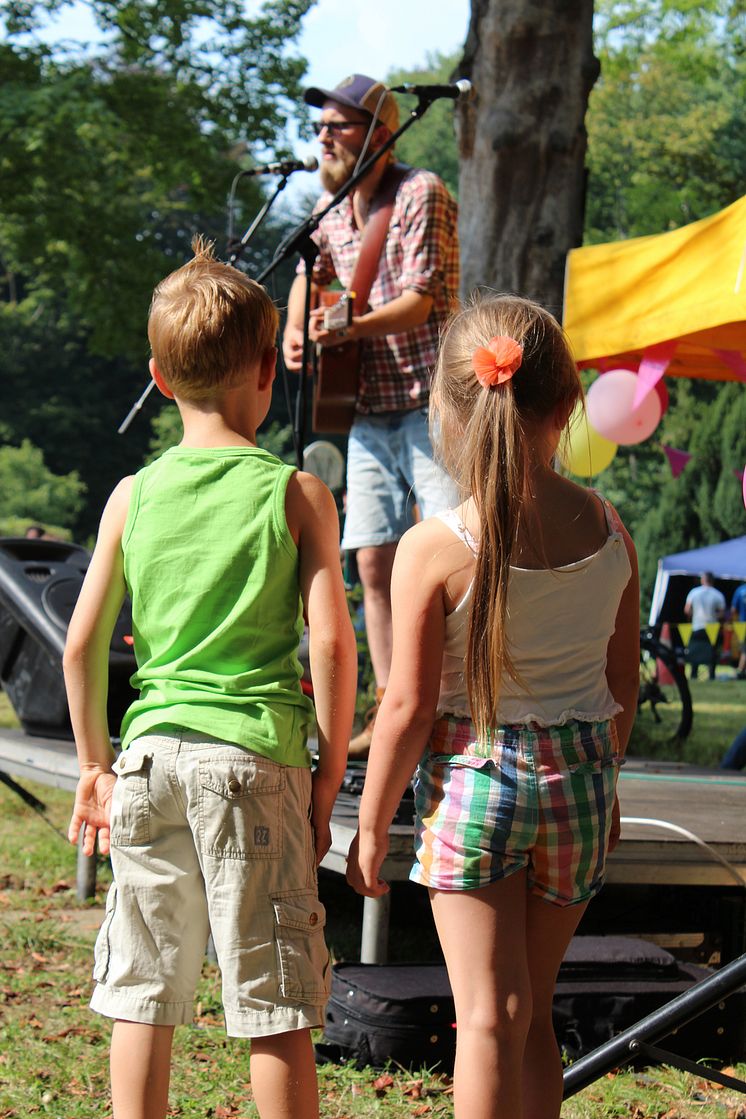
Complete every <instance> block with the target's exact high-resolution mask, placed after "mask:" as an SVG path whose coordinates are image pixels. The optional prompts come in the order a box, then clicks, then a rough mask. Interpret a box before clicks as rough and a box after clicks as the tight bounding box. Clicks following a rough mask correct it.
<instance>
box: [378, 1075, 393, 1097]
mask: <svg viewBox="0 0 746 1119" xmlns="http://www.w3.org/2000/svg"><path fill="white" fill-rule="evenodd" d="M393 1084H394V1078H393V1076H389V1074H388V1073H387V1072H384V1073H383V1075H382V1076H377V1077H376V1079H375V1080H374V1081H373V1087H374V1088H375V1090H376V1091H377V1092H385V1091H386V1090H387V1089H388V1088H392V1087H393Z"/></svg>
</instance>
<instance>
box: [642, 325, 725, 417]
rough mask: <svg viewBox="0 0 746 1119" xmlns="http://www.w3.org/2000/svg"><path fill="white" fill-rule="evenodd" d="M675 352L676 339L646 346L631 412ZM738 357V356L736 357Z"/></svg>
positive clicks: (652, 387) (650, 390) (663, 370)
mask: <svg viewBox="0 0 746 1119" xmlns="http://www.w3.org/2000/svg"><path fill="white" fill-rule="evenodd" d="M675 350H676V339H674V340H673V341H669V342H659V343H658V345H657V346H648V347H647V349H646V350H644V352H643V355H642V361H641V362H640V367H639V369H638V370H637V385H636V387H635V396H634V400H633V401H632V411H634V410H635V408H639V406H640V404H641V403H642V401H643V400H644V399H645V397H646V396H647V395H648V393H649V392H652V391H653V389H654V388H655V386H656V385H657V384H658V382H659V381H660V379H661V377H662V376H663V374H664V373H665V372H666V370H667V369H668V366H669V365H670V363H671V358H672V357H673V355H674V352H675ZM736 356H737V357H740V356H741V355H740V354H737V355H736Z"/></svg>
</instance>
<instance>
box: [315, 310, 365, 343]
mask: <svg viewBox="0 0 746 1119" xmlns="http://www.w3.org/2000/svg"><path fill="white" fill-rule="evenodd" d="M326 310H327V308H326V307H316V308H315V310H313V311H311V317H310V319H309V322H308V336H309V338H310V339H311V341H312V342H315V343H316V344H317V345H319V346H342V345H344V343H345V342H354V341H355V340H356V339H357V337H358V334H357V329H356V328H357V322H356V320H355V319H353V320H352V322H350V323H349V325H348V326H342V327H337V328H336V329H335V330H327V329H326V327H325V326H324V314H325V312H326Z"/></svg>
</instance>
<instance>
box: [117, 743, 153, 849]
mask: <svg viewBox="0 0 746 1119" xmlns="http://www.w3.org/2000/svg"><path fill="white" fill-rule="evenodd" d="M152 761H153V756H152V754H146V753H140V752H139V751H137V750H133V751H132V752H131V753H130V751H129V750H127V751H125V753H123V754H121V755H120V757H119V758H118V759H117V761H116V762H115V765H114V769H115V771H116V774H117V782H116V784H115V786H114V793H113V795H112V798H111V842H112V845H113V846H115V847H134V846H140V845H142V844H144V843H149V842H150V769H151V765H152Z"/></svg>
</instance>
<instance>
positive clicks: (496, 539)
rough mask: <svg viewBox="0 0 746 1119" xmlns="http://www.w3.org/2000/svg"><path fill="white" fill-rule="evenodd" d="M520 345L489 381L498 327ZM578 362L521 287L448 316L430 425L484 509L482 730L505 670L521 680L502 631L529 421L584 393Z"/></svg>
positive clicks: (474, 614)
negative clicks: (485, 373)
mask: <svg viewBox="0 0 746 1119" xmlns="http://www.w3.org/2000/svg"><path fill="white" fill-rule="evenodd" d="M495 336H497V337H508V338H511V339H513V340H514V341H515V342H516V343H518V345H519V346H520V347H522V350H523V357H522V363H521V366H520V368H519V369H518V370H517V371H516V373H515V375H514V376H513V377H512V379H510V380H508V381H506V382H505V383H503V384H499V385H496V386H495V387H484V386H483V384H482V383H480V381H479V380H478V379H477V377H476V376H475V366H474V352H475V350H476V349H477V348H479V347H484V346H486V345H487V344H488V342H489V340H490V339H491V338H493V337H495ZM580 394H581V388H580V381H579V378H578V374H577V370H576V368H575V363H574V361H573V359H572V355H571V354H570V351H569V347H568V344H567V342H566V340H565V338H564V335H563V333H562V330H561V328H560V326H559V324H558V323H557V322H556V321H555V320H554V319H553V318H552V316H551V315H549V313H548V312H546V311H544V309H543V308H541V307H540V306H538V304H535V303H532V302H530V301H529V300H525V299H520V298H518V297H516V296H496V297H493V298H491V299H488V300H477V301H475V302H474V303H472V304H471V305H470V306H468V307H466V308H465V309H464V310H462V311H460V312H457V313H456V315H454V316H453V318H452V319H451V320H449V323H448V324H447V326H446V328H445V331H444V333H443V337H442V339H441V349H440V354H439V358H438V364H437V367H436V371H435V378H434V381H433V396H432V431H433V436H434V440H435V442H436V447H437V449H438V452H439V456H440V458H441V459H442V460H443V463H444V465H445V466H446V468H447V469H448V470H449V472H450V473H451V474H452V476H453V477H454V479H455V480H456V482H457V483H458V485H459V488H460V490H461V494H462V498H463V499H466V498H468V497H471V498H472V499H473V502H474V505H475V508H476V511H477V514H478V517H479V550H478V553H477V556H476V568H475V573H474V580H473V584H472V597H471V603H470V614H469V628H468V638H467V651H466V665H465V671H466V685H467V690H468V694H469V703H470V707H471V714H472V720H473V722H474V724H475V726H476V728H477V733H478V734H479V736H480V738H481V739H486V738H487V737H488V736H489V734H490V732H491V731H492V730H493V728H494V727H495V726H496V725H497V722H498V708H499V701H500V693H501V690H502V686H503V682H504V680H505V678H506V677H508V678H510V679H513V680H517V674H516V669H515V665H514V662H513V658H512V654H511V650H510V648H509V644H508V641H507V638H506V619H507V612H508V585H509V579H510V567H511V564H512V560H513V555H514V550H515V541H516V538H517V536H518V530H519V526H520V524H521V520H522V517H523V512H524V502H525V501H526V497H527V479H528V468H529V449H528V445H527V440H526V426H525V421H533V420H538V419H541V418H543V417H546V416H549V415H551V414H552V413H553V412H554V410H555V409H556V408H557V407H562V408H565V409H567V410H568V411H569V407H571V405H572V403H573V402H574V401H575V400H576V399H577V398H578V397H579V396H580Z"/></svg>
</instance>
